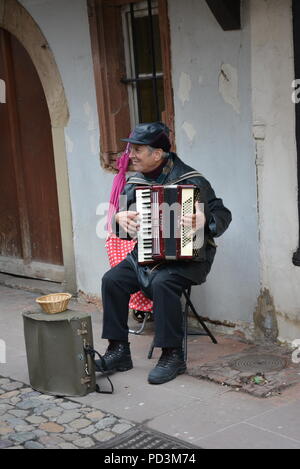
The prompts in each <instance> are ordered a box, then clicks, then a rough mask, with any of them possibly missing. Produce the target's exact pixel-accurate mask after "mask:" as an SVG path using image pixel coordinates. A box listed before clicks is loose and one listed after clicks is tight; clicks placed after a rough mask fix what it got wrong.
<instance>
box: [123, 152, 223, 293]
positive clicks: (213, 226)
mask: <svg viewBox="0 0 300 469" xmlns="http://www.w3.org/2000/svg"><path fill="white" fill-rule="evenodd" d="M171 158H173V161H174V166H173V169H172V170H171V172H170V173H169V174H168V176H167V179H166V181H165V182H164V184H165V185H166V184H171V183H174V181H176V180H177V179H179V178H180V177H181V176H182V175H184V174H186V173H190V172H195V170H194V169H193V168H191V167H190V166H188V165H186V164H185V163H183V161H181V160H180V158H179V157H178V156H177V155H176V154H175V153H171ZM197 174H198V175H197V176H192V177H190V178H187V179H184V181H181V182H180V183H179V184H182V185H186V184H193V185H195V186H197V187H198V188H199V189H200V199H201V202H202V203H204V213H205V217H206V224H205V235H204V244H203V249H201V253H200V255H199V257H198V258H196V259H194V260H193V261H169V262H165V263H163V264H162V267H164V268H167V269H168V270H169V272H170V273H174V274H179V275H182V276H184V277H185V278H188V279H189V280H191V281H192V282H193V283H195V284H198V285H199V284H201V283H203V282H204V281H205V279H206V276H207V274H208V272H209V271H210V268H211V265H212V263H213V260H214V256H215V253H216V245H215V243H214V241H213V238H217V237H218V236H221V235H222V234H223V233H224V231H225V230H226V229H227V228H228V226H229V224H230V222H231V219H232V217H231V212H230V211H229V210H228V209H227V208H226V207H224V205H223V202H222V199H218V198H216V195H215V193H214V190H213V189H212V187H211V185H210V183H209V182H208V181H207V179H205V178H204V177H203V176H202V175H200V174H199V173H197ZM138 180H141V182H142V181H145V183H146V184H148V183H149V181H148V180H147V179H146V178H145V176H144V175H143V174H142V173H136V174H135V175H134V176H132V177H130V178H129V179H128V180H127V183H126V186H125V188H124V190H123V192H122V194H121V195H126V197H127V206H126V207H125V206H122V205H121V206H120V211H123V210H128V209H130V210H134V204H135V200H136V199H135V189H136V187H137V184H138V182H137V181H138ZM141 182H140V183H139V185H142V184H141ZM122 231H123V230H122V229H121V227H119V225H118V224H116V227H115V232H116V234H117V236H119V237H120V238H125V239H130V238H129V235H128V234H126V233H124V231H123V233H122ZM127 259H128V260H130V262H132V264H133V265H134V266H135V268H136V269H137V270H139V269H140V270H141V269H143V266H138V263H137V249H136V248H135V250H134V251H133V252H132V253H130V254H129V256H128V258H127Z"/></svg>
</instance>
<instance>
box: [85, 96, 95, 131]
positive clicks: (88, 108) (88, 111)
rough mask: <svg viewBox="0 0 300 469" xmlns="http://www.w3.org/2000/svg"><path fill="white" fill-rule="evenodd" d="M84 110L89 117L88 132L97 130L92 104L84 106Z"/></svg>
mask: <svg viewBox="0 0 300 469" xmlns="http://www.w3.org/2000/svg"><path fill="white" fill-rule="evenodd" d="M83 109H84V113H85V114H86V116H87V117H88V130H89V131H92V130H95V129H96V126H95V119H94V116H93V110H92V108H91V106H90V104H89V103H85V104H84V106H83Z"/></svg>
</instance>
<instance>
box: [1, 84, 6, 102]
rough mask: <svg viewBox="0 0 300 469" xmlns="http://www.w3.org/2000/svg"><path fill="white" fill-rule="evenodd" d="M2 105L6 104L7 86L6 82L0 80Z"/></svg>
mask: <svg viewBox="0 0 300 469" xmlns="http://www.w3.org/2000/svg"><path fill="white" fill-rule="evenodd" d="M0 103H1V104H5V103H6V85H5V81H4V80H1V79H0Z"/></svg>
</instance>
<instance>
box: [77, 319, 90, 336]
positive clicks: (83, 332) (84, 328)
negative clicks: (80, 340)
mask: <svg viewBox="0 0 300 469" xmlns="http://www.w3.org/2000/svg"><path fill="white" fill-rule="evenodd" d="M81 327H82V329H77V335H86V334H87V333H88V330H87V324H86V322H82V323H81Z"/></svg>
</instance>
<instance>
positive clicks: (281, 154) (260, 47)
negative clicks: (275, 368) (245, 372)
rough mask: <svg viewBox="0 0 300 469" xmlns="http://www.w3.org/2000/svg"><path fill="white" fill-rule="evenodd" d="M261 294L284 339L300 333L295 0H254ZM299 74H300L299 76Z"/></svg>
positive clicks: (255, 115) (254, 114) (253, 73)
mask: <svg viewBox="0 0 300 469" xmlns="http://www.w3.org/2000/svg"><path fill="white" fill-rule="evenodd" d="M250 5H251V37H252V88H253V120H254V135H255V137H256V143H257V175H258V194H259V199H258V200H259V205H258V209H259V223H260V259H261V283H262V291H263V293H262V296H265V295H266V292H267V296H270V297H271V298H272V303H273V310H274V312H275V318H276V320H277V325H276V327H278V337H279V339H280V340H284V341H285V340H287V341H291V340H293V339H295V338H299V337H300V289H299V284H300V269H299V267H295V266H294V265H293V263H292V255H293V253H294V252H295V251H296V249H297V244H298V212H297V160H296V146H295V109H294V103H293V102H292V91H293V90H292V87H291V85H292V81H293V80H294V61H293V60H294V59H293V57H294V56H293V32H292V10H291V1H290V0H265V1H264V2H262V1H260V0H251V2H250ZM297 78H299V77H297Z"/></svg>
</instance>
